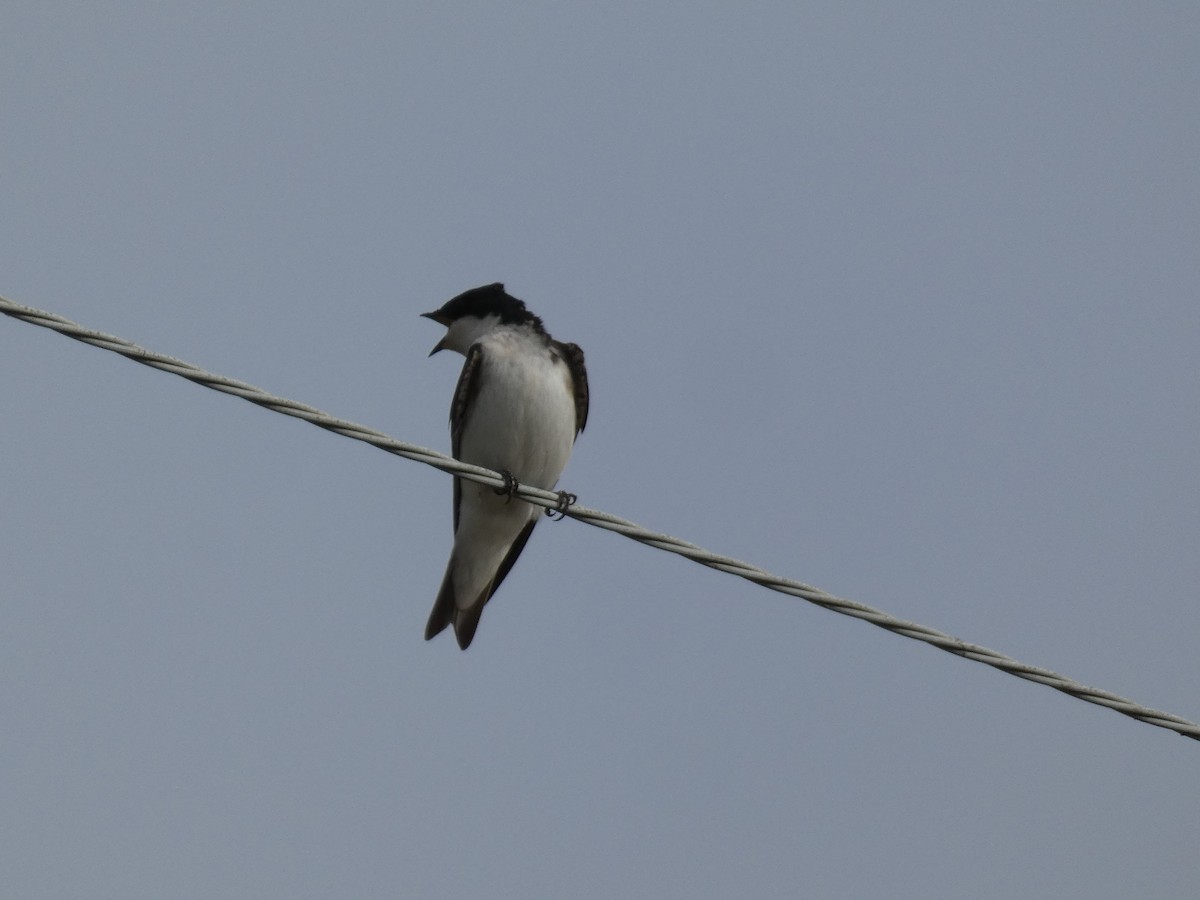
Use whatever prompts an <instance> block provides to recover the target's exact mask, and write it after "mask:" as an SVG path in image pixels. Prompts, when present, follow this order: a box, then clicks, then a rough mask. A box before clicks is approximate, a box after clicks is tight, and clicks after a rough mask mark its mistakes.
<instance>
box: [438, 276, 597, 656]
mask: <svg viewBox="0 0 1200 900" xmlns="http://www.w3.org/2000/svg"><path fill="white" fill-rule="evenodd" d="M422 315H424V317H425V318H427V319H433V321H435V322H437V323H438V324H439V325H444V326H446V329H447V331H446V334H445V335H444V336H443V337H442V339H441V340H440V341H438V343H437V346H435V347H434V348H433V350H431V351H430V353H429V355H430V356H433V354H434V353H437V352H438V351H439V350H453V351H455V352H456V353H461V354H463V356H465V357H466V358H467V361H466V363H464V364H463V369H462V374H461V375H459V377H458V387H457V388H455V390H454V400H453V401H452V403H451V404H450V443H451V447H452V449H453V453H454V458H455V459H459V460H462V461H463V462H467V463H471V464H473V465H477V466H485V467H486V468H489V469H495V470H497V471H499V472H501V473H503V474H504V477H505V481H506V484H507V490H505V489H499V490H497V489H493V488H490V487H487V486H486V485H482V484H476V483H475V482H472V481H462V480H460V479H458V478H455V479H454V549H453V550H452V551H451V553H450V562H449V564H448V565H447V566H446V575H445V577H444V578H443V579H442V587H441V589H440V590H439V591H438V595H437V600H436V601H434V604H433V612H431V613H430V614H429V624H428V625H426V626H425V640H429V639H430V638H432V637H433V636H434V635H436V634H438V633H440V632H441V631H442V629H444V628H445V627H446V626H447V625H450V624H453V625H454V635H455V637H456V638H457V639H458V646H459V647H461V648H462V649H464V650H466V649H467V647H469V646H470V645H471V639H472V638H473V637H474V636H475V629H476V628H477V627H478V626H479V617H480V615H482V613H483V607H484V604H485V603H487V602H488V600H489V599H491V596H492V594H494V593H495V592H496V589H497V588H499V587H500V583H501V582H502V581H504V577H505V576H506V575H507V574H508V573H509V570H511V569H512V567H513V563H515V562H516V561H517V557H518V556H520V555H521V551H522V550H523V549H524V548H525V542H526V541H528V540H529V535H530V534H531V533H532V532H533V526H534V525H536V524H537V521H538V515H539V513H540V512H541V510H540V509H539V508H538V507H536V506H533V505H531V504H528V503H525V502H524V501H521V500H515V501H514V500H513V498H512V491H513V490H514V489H515V486H516V484H518V483H520V484H527V485H531V486H533V487H539V488H544V489H546V490H553V488H554V486H555V485H556V484H557V483H558V478H559V476H560V475H561V474H562V470H563V468H564V467H565V466H566V464H567V459H568V458H569V457H570V455H571V448H572V447H573V446H574V444H575V438H576V437H578V435H579V433H580V432H581V431H583V426H584V425H585V424H587V415H588V383H587V370H586V369H585V368H584V365H583V351H582V350H581V349H580V348H579V347H578V346H577V345H575V344H564V343H562V342H560V341H556V340H554V338H552V337H551V336H550V335H549V334H548V333H547V332H546V329H545V327H544V326H543V325H542V320H541V319H540V318H538V317H537V316H535V315H534V314H533V313H531V312H530V311H529V310H527V309H526V308H525V304H524V303H523V302H522V301H520V300H518V299H517V298H516V297H512V296H509V294H508V293H506V292H505V290H504V285H503V284H499V283H496V284H488V285H484V286H483V287H477V288H473V289H472V290H469V291H466V292H464V293H462V294H459V295H458V296H457V297H455V298H454V299H453V300H450V301H448V302H447V303H446V304H445V305H444V306H443V307H442V308H441V309H439V310H436V311H434V312H428V313H423V314H422ZM563 497H564V503H565V502H568V501H567V495H565V494H564V495H563Z"/></svg>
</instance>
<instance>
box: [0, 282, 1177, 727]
mask: <svg viewBox="0 0 1200 900" xmlns="http://www.w3.org/2000/svg"><path fill="white" fill-rule="evenodd" d="M0 312H2V313H4V314H5V315H8V316H11V317H13V318H15V319H19V320H21V321H23V322H28V323H30V324H32V325H39V326H41V327H43V328H49V329H52V330H54V331H57V332H59V333H60V334H65V335H66V336H67V337H71V338H74V339H75V340H78V341H83V342H84V343H85V344H91V345H92V346H94V347H100V348H101V349H104V350H111V351H112V352H114V353H119V354H121V355H122V356H125V357H128V358H129V359H132V360H133V361H134V362H139V363H141V364H143V365H146V366H150V367H152V368H155V369H161V370H162V371H164V372H171V373H172V374H175V375H179V376H181V377H183V378H186V379H188V380H189V381H194V382H196V383H197V384H201V385H204V386H205V387H208V388H212V389H213V390H216V391H221V392H222V393H226V394H233V395H234V396H237V397H241V398H242V399H243V400H248V401H250V402H251V403H255V404H258V405H259V406H264V407H266V408H267V409H270V410H274V411H275V412H278V413H283V414H284V415H288V416H293V417H295V418H297V419H303V420H304V421H306V422H310V423H312V424H313V425H316V426H317V427H319V428H324V429H326V430H328V431H332V432H334V433H335V434H340V435H343V436H344V437H348V438H353V439H354V440H357V441H363V442H365V443H368V444H371V445H372V446H374V447H378V448H379V449H381V450H386V451H387V452H388V453H394V454H395V455H397V456H403V457H405V458H406V459H413V460H416V461H417V462H422V463H425V464H426V465H429V466H433V467H434V468H436V469H441V470H442V471H443V472H450V473H451V474H454V475H458V476H460V477H463V478H466V479H467V480H469V481H477V482H479V483H480V484H485V485H489V486H491V487H504V486H505V481H504V478H503V477H502V476H501V475H500V473H498V472H494V471H492V470H491V469H484V468H481V467H479V466H472V465H468V464H467V463H463V462H459V461H458V460H456V459H453V458H452V457H449V456H446V455H445V454H443V453H439V452H438V451H436V450H430V449H429V448H427V447H421V446H418V445H417V444H410V443H408V442H406V441H399V440H396V439H395V438H393V437H389V436H388V435H386V434H384V433H382V432H380V431H375V430H374V429H371V428H367V427H365V426H362V425H357V424H355V423H353V422H347V421H346V420H344V419H338V418H335V417H334V416H331V415H329V414H328V413H326V412H322V411H321V410H319V409H317V408H316V407H313V406H308V405H306V404H303V403H297V402H296V401H294V400H288V399H285V398H283V397H277V396H275V395H273V394H269V393H267V392H266V391H264V390H262V389H261V388H257V387H255V386H254V385H252V384H247V383H246V382H244V381H237V380H236V379H233V378H226V377H225V376H222V375H214V374H213V373H211V372H207V371H205V370H204V369H201V368H200V367H199V366H194V365H192V364H191V363H188V362H184V361H182V360H179V359H175V358H173V357H170V356H166V355H164V354H161V353H155V352H154V351H152V350H146V349H145V348H143V347H139V346H138V345H137V344H134V343H131V342H129V341H126V340H124V339H123V338H119V337H114V336H112V335H109V334H104V333H102V332H99V331H92V330H91V329H88V328H84V327H83V326H82V325H79V324H77V323H75V322H72V321H71V320H70V319H66V318H63V317H62V316H59V315H56V314H55V313H50V312H44V311H43V310H39V309H33V308H32V307H28V306H21V305H19V304H17V303H13V302H12V301H10V300H6V299H4V298H3V297H0ZM516 496H518V497H520V498H521V499H523V500H525V501H527V502H529V503H532V504H534V505H535V506H541V507H544V508H546V509H557V508H558V506H559V505H560V499H559V494H558V493H556V492H553V491H544V490H541V489H539V488H534V487H529V486H527V485H520V486H519V487H518V489H517V491H516ZM565 512H566V515H568V516H570V517H571V518H573V519H578V520H579V521H581V522H586V523H588V524H589V525H595V526H597V527H600V528H605V529H607V530H609V531H615V532H616V533H618V534H623V535H625V536H626V537H628V538H632V539H633V540H635V541H638V542H640V543H643V544H647V545H649V546H651V547H656V548H658V549H659V550H666V551H667V552H669V553H675V554H677V555H679V556H683V557H686V558H687V559H690V560H692V561H693V562H697V563H700V564H701V565H703V566H708V567H709V568H711V569H717V570H718V571H721V572H728V573H729V574H731V575H737V576H739V577H741V578H745V579H746V580H747V581H752V582H754V583H755V584H758V585H762V586H763V587H765V588H770V589H771V590H773V591H778V592H780V593H782V594H788V595H790V596H793V597H799V598H800V599H802V600H807V601H808V602H809V603H814V604H816V605H817V606H820V607H823V608H825V609H828V610H831V611H833V612H836V613H841V614H843V615H847V616H853V617H854V618H856V619H862V620H864V621H866V622H870V623H871V624H872V625H877V626H878V627H880V628H884V629H887V630H888V631H891V632H894V633H896V634H899V635H903V636H904V637H908V638H912V639H913V640H917V641H923V642H925V643H926V644H930V645H932V646H934V647H937V648H938V649H940V650H945V651H946V652H947V653H953V654H955V655H956V656H961V657H963V658H965V659H970V660H974V661H975V662H980V663H984V664H985V665H989V666H992V667H993V668H996V669H999V670H1000V671H1001V672H1007V673H1008V674H1010V675H1015V676H1016V677H1018V678H1023V679H1025V680H1026V681H1033V682H1036V683H1038V684H1044V685H1046V686H1047V687H1052V688H1054V689H1055V690H1058V691H1062V692H1063V693H1064V694H1068V695H1070V696H1072V697H1075V698H1077V699H1079V700H1084V701H1086V702H1088V703H1094V704H1096V705H1098V706H1105V707H1108V708H1109V709H1112V710H1115V711H1116V712H1119V713H1121V714H1123V715H1126V716H1129V717H1130V718H1133V719H1137V720H1138V721H1140V722H1145V723H1147V724H1149V725H1157V726H1158V727H1160V728H1167V729H1170V730H1171V731H1175V732H1177V733H1179V734H1181V735H1183V736H1184V737H1189V738H1192V739H1193V740H1198V741H1200V725H1198V724H1197V723H1195V722H1192V721H1190V720H1188V719H1185V718H1183V717H1182V716H1177V715H1174V714H1173V713H1167V712H1162V711H1160V710H1156V709H1150V708H1148V707H1145V706H1142V705H1141V704H1139V703H1135V702H1134V701H1132V700H1128V699H1126V698H1125V697H1121V696H1118V695H1117V694H1113V693H1111V692H1109V691H1103V690H1100V689H1098V688H1092V687H1088V686H1087V685H1084V684H1081V683H1080V682H1077V681H1075V680H1073V679H1071V678H1067V677H1066V676H1065V675H1060V674H1058V673H1057V672H1052V671H1050V670H1049V669H1043V668H1040V667H1038V666H1031V665H1028V664H1026V663H1023V662H1019V661H1017V660H1015V659H1013V658H1012V657H1010V656H1006V655H1004V654H1003V653H999V652H998V651H996V650H990V649H988V648H987V647H981V646H979V645H978V644H970V643H967V642H966V641H963V640H960V639H959V638H956V637H953V636H951V635H948V634H946V633H944V632H941V631H938V630H937V629H935V628H929V627H928V626H925V625H919V624H917V623H915V622H906V621H904V620H903V619H897V618H896V617H895V616H891V615H889V614H887V613H885V612H883V611H882V610H878V609H875V608H874V607H871V606H867V605H866V604H863V603H857V602H855V601H853V600H845V599H842V598H840V597H835V596H834V595H833V594H830V593H827V592H826V591H823V590H821V589H820V588H816V587H813V586H812V585H808V584H804V583H802V582H799V581H795V580H793V579H790V578H781V577H779V576H778V575H772V574H771V573H770V572H767V571H765V570H764V569H760V568H758V567H757V566H752V565H750V564H749V563H746V562H742V561H741V560H738V559H733V558H732V557H728V556H720V555H718V554H715V553H712V552H711V551H709V550H705V549H704V548H703V547H699V546H697V545H696V544H692V543H689V542H688V541H684V540H681V539H679V538H676V537H672V536H671V535H668V534H662V533H660V532H655V531H650V530H648V529H646V528H643V527H642V526H640V525H638V524H636V523H635V522H631V521H629V520H628V519H622V518H620V517H619V516H614V515H612V514H611V513H606V512H603V511H601V510H597V509H589V508H588V507H586V506H579V505H578V504H575V505H572V506H570V507H569V508H567V509H566V511H565Z"/></svg>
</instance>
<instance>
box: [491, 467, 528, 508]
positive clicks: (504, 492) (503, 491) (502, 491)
mask: <svg viewBox="0 0 1200 900" xmlns="http://www.w3.org/2000/svg"><path fill="white" fill-rule="evenodd" d="M500 477H501V478H503V479H504V487H498V488H492V490H493V491H495V492H496V493H497V494H499V495H500V496H501V497H505V498H507V499H505V501H504V503H505V504H506V505H507V504H509V503H511V502H512V498H513V494H515V493H516V492H517V488H519V487H520V486H521V483H520V482H519V481H517V479H516V478H515V477H514V476H513V473H512V472H510V471H508V469H501V470H500Z"/></svg>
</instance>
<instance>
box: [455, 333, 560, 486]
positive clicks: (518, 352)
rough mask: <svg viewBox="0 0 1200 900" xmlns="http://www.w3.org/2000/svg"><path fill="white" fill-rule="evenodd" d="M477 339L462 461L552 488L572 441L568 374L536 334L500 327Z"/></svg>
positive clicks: (525, 481) (464, 429)
mask: <svg viewBox="0 0 1200 900" xmlns="http://www.w3.org/2000/svg"><path fill="white" fill-rule="evenodd" d="M480 343H481V345H482V349H483V359H482V365H481V371H480V373H479V379H480V381H479V384H480V388H479V393H478V395H477V396H476V398H475V402H474V403H473V404H472V407H471V410H470V411H469V413H468V417H467V420H466V422H464V423H463V433H462V444H461V447H460V451H461V455H462V459H463V461H465V462H470V463H474V464H475V465H480V466H487V467H488V468H491V469H507V470H508V471H510V472H512V473H513V476H514V477H515V478H516V479H517V481H519V482H521V483H522V484H529V485H533V486H536V487H540V488H545V489H547V490H550V489H552V488H553V487H554V486H555V484H556V483H557V482H558V478H559V476H560V475H561V474H562V470H563V468H564V467H565V466H566V464H567V459H568V458H569V457H570V455H571V447H572V445H573V444H574V443H575V396H574V392H573V391H572V389H571V377H570V372H569V370H568V369H567V367H566V365H565V364H564V363H563V362H562V361H561V360H560V359H558V358H557V357H555V356H554V355H552V354H551V352H550V349H549V347H547V346H545V343H544V342H543V341H542V340H541V339H540V338H539V337H538V336H536V335H530V334H527V333H524V332H521V331H510V330H507V329H500V330H498V331H494V332H492V333H491V334H489V335H487V336H486V337H484V338H483V339H482V340H481V341H480Z"/></svg>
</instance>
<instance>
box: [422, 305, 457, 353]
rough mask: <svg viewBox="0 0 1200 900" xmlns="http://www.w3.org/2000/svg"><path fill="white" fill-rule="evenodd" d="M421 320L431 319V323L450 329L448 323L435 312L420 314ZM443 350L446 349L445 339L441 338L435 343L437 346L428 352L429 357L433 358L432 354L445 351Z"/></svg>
mask: <svg viewBox="0 0 1200 900" xmlns="http://www.w3.org/2000/svg"><path fill="white" fill-rule="evenodd" d="M421 318H422V319H432V320H433V321H435V322H437V323H438V324H439V325H443V326H445V327H447V328H449V327H450V323H449V322H447V321H446V320H445V318H444V317H443V316H442V315H441V314H440V313H439V312H438V311H437V310H434V311H433V312H427V313H421ZM445 349H446V339H445V338H444V337H443V338H442V339H441V340H440V341H438V342H437V344H435V345H434V347H433V349H432V350H430V351H429V355H430V356H433V354H435V353H437V352H438V351H439V350H445Z"/></svg>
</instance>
